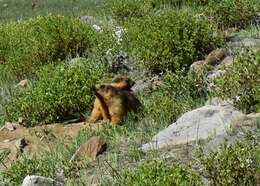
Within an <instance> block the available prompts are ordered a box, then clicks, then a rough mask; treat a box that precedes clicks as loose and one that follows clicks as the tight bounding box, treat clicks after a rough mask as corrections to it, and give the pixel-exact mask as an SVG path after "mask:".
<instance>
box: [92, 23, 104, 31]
mask: <svg viewBox="0 0 260 186" xmlns="http://www.w3.org/2000/svg"><path fill="white" fill-rule="evenodd" d="M92 27H93V28H94V29H95V30H96V31H97V32H102V28H101V27H100V26H98V25H95V24H94V25H92Z"/></svg>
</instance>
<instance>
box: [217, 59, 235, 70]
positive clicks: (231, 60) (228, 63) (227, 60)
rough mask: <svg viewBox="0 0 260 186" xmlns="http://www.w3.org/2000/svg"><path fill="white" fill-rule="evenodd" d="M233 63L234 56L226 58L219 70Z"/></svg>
mask: <svg viewBox="0 0 260 186" xmlns="http://www.w3.org/2000/svg"><path fill="white" fill-rule="evenodd" d="M233 61H234V58H233V57H232V56H227V57H225V59H224V60H223V61H222V62H221V63H220V64H219V66H218V69H219V68H222V67H228V66H230V65H232V64H233Z"/></svg>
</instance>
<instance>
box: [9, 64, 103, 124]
mask: <svg viewBox="0 0 260 186" xmlns="http://www.w3.org/2000/svg"><path fill="white" fill-rule="evenodd" d="M105 72H106V70H105V66H104V65H102V64H101V63H98V62H96V61H91V60H83V61H81V63H80V62H78V64H74V65H66V64H60V65H58V66H54V65H49V66H46V67H44V68H43V69H42V70H41V71H40V72H39V73H37V78H38V81H36V82H35V83H34V84H33V85H32V87H29V88H28V89H26V90H25V91H20V92H19V93H18V94H17V95H16V96H15V97H14V98H13V100H12V101H11V102H10V103H9V104H8V105H7V106H6V114H5V115H6V120H8V121H10V120H11V121H16V120H17V119H18V117H23V118H26V119H28V120H29V121H31V125H32V126H33V125H38V124H46V123H52V122H59V121H61V120H63V119H64V118H69V117H71V116H73V115H74V114H75V113H79V112H84V111H86V109H89V108H90V107H91V105H92V104H91V98H92V92H91V90H90V89H91V86H92V85H94V84H95V83H96V82H98V81H100V80H101V79H102V78H103V76H104V75H105ZM103 79H104V78H103Z"/></svg>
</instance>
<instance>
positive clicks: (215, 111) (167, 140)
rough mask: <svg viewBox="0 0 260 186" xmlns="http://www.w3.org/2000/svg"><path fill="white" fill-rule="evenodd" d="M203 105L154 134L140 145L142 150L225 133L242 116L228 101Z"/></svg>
mask: <svg viewBox="0 0 260 186" xmlns="http://www.w3.org/2000/svg"><path fill="white" fill-rule="evenodd" d="M219 103H220V104H216V102H214V105H205V106H203V107H201V108H198V109H195V110H193V111H190V112H187V113H185V114H183V115H182V116H181V117H180V118H179V119H178V120H177V121H176V122H175V123H173V124H172V125H170V126H169V127H168V128H166V129H164V130H162V131H160V132H159V133H158V134H156V135H155V136H154V137H153V138H152V141H151V142H149V143H147V144H144V145H143V146H142V150H143V151H148V150H152V149H159V148H163V147H168V146H175V145H181V144H187V143H190V142H194V141H196V140H201V139H207V138H209V137H214V136H219V135H223V134H226V129H228V128H230V126H231V124H232V122H235V121H236V120H238V119H239V118H242V117H244V114H242V113H241V112H239V111H237V110H235V108H234V107H233V105H232V104H230V103H228V102H219Z"/></svg>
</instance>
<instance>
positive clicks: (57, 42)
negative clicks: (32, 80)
mask: <svg viewBox="0 0 260 186" xmlns="http://www.w3.org/2000/svg"><path fill="white" fill-rule="evenodd" d="M110 35H111V36H112V34H110ZM99 37H101V38H99ZM108 37H109V36H108ZM101 39H102V40H101ZM103 39H104V36H103V34H102V33H98V32H96V31H95V30H94V29H93V28H92V26H91V25H89V24H86V23H84V22H82V21H80V20H79V19H78V18H72V17H63V16H52V15H49V16H46V17H40V16H39V17H36V18H32V19H29V20H27V21H22V22H9V23H2V24H0V63H5V64H6V65H7V66H8V68H9V69H11V70H12V72H13V74H14V75H16V76H17V77H18V78H24V77H25V76H27V75H31V74H34V73H35V72H36V71H37V69H39V67H40V66H42V65H44V64H48V63H52V62H55V63H58V62H59V61H62V60H64V59H66V58H67V57H75V56H78V55H79V56H81V55H83V54H85V55H89V54H91V53H92V52H93V51H94V50H100V48H99V47H101V49H102V48H104V47H103V44H102V43H101V41H102V42H103Z"/></svg>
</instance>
